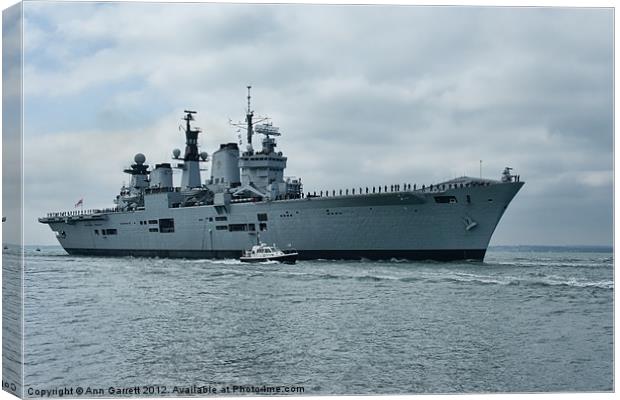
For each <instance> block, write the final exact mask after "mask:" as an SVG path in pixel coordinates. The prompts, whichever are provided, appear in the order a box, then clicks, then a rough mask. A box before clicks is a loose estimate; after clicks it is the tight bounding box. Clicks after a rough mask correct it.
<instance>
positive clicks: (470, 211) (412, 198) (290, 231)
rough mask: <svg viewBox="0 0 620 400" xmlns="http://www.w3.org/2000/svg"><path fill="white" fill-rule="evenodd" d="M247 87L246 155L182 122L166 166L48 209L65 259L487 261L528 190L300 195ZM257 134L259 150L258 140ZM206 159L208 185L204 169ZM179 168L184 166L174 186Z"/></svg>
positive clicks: (476, 183)
mask: <svg viewBox="0 0 620 400" xmlns="http://www.w3.org/2000/svg"><path fill="white" fill-rule="evenodd" d="M250 100H251V97H250V87H249V86H248V96H247V113H246V116H245V121H244V122H243V123H242V124H241V125H242V127H243V130H245V131H246V133H247V140H246V145H247V148H246V149H245V151H243V152H240V150H239V145H238V144H237V143H225V144H222V145H220V148H219V149H218V150H217V151H215V152H214V153H213V154H212V155H211V156H209V155H208V154H207V153H206V152H202V153H200V152H199V151H198V135H199V134H200V132H201V131H200V129H199V128H196V127H194V126H193V125H192V124H193V121H194V119H195V117H194V116H195V114H196V112H195V111H190V110H187V111H185V113H184V114H185V115H184V117H183V120H184V124H183V129H182V130H183V131H184V133H185V141H186V142H185V152H184V153H183V156H182V157H181V151H180V150H179V149H174V150H173V152H172V162H171V163H161V164H155V166H154V167H153V168H151V167H150V166H149V165H147V164H146V157H145V156H144V155H143V154H140V153H139V154H136V155H135V157H134V163H133V164H132V165H131V166H130V167H129V168H127V169H125V171H124V172H125V173H127V174H129V175H130V177H131V179H130V183H129V184H128V185H123V187H122V188H121V190H120V193H119V194H118V195H117V196H116V199H115V200H114V203H115V206H114V207H111V208H108V209H97V210H83V209H78V210H71V211H61V212H51V213H48V214H47V215H46V216H45V217H42V218H39V222H41V223H44V224H48V225H49V226H50V228H51V229H52V231H54V232H55V233H56V237H57V239H58V241H59V242H60V244H61V245H62V247H63V248H64V249H65V250H66V251H67V252H68V253H69V254H76V255H97V256H146V257H155V256H157V257H187V258H190V257H191V258H237V257H239V256H240V255H241V254H242V252H243V250H245V249H248V248H250V247H251V246H252V245H253V244H255V243H256V242H257V239H259V238H260V241H262V242H265V243H270V244H271V243H274V244H276V245H277V246H278V247H280V248H281V249H283V250H287V249H294V250H295V251H297V252H298V253H299V258H300V259H319V258H323V259H362V258H366V259H391V258H397V259H411V260H415V259H418V260H419V259H432V260H459V259H474V260H483V259H484V255H485V253H486V250H487V247H488V244H489V241H490V239H491V236H492V234H493V231H494V230H495V228H496V226H497V224H498V223H499V221H500V219H501V217H502V215H503V214H504V212H505V211H506V208H507V207H508V204H509V203H510V202H511V200H512V199H513V197H514V196H515V195H516V194H517V192H518V191H519V189H521V187H522V186H523V184H524V183H523V182H522V181H521V180H520V177H519V176H518V175H513V174H512V171H511V168H508V167H506V168H505V169H504V171H503V172H502V174H501V176H500V179H498V180H494V179H482V178H474V177H461V178H456V179H452V180H448V181H445V182H439V183H436V184H431V185H417V184H411V183H402V184H392V185H383V186H373V187H353V188H347V189H331V190H325V191H319V192H312V193H310V192H308V193H304V189H303V185H302V182H301V179H297V178H293V177H285V176H284V170H285V168H286V163H287V158H286V157H285V156H284V155H283V154H282V152H281V151H277V150H276V140H275V137H277V136H280V130H279V128H278V127H276V126H274V125H273V123H271V122H270V120H269V119H266V118H258V117H256V118H255V116H254V112H253V111H252V109H251V103H250ZM256 135H261V136H262V140H261V147H260V149H259V150H255V149H254V145H253V139H254V138H255V136H256ZM205 163H211V168H210V177H209V178H208V179H206V180H205V181H203V178H202V177H201V167H200V166H201V164H205ZM173 168H175V169H179V170H181V182H180V185H177V186H175V185H174V184H173Z"/></svg>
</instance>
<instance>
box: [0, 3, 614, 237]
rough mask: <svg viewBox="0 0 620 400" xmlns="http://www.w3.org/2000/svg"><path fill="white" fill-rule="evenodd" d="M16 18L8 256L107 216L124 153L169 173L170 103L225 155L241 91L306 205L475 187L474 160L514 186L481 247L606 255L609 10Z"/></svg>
mask: <svg viewBox="0 0 620 400" xmlns="http://www.w3.org/2000/svg"><path fill="white" fill-rule="evenodd" d="M24 17H25V22H24V52H25V53H24V97H25V100H24V105H25V111H24V112H25V114H24V121H25V125H24V136H25V139H24V146H25V149H26V150H25V152H26V153H25V154H26V160H25V161H26V167H25V171H24V173H25V184H26V193H25V202H24V208H25V218H26V221H25V227H24V229H25V235H26V242H27V243H31V244H34V243H37V244H53V243H56V241H55V239H54V235H53V233H52V232H51V231H50V230H49V228H48V227H47V226H45V225H41V224H38V223H37V222H36V218H37V217H38V216H41V215H43V214H44V213H45V212H47V211H57V210H70V209H72V208H73V205H74V204H75V202H76V201H77V200H79V199H80V198H84V205H85V208H98V207H106V206H111V205H112V199H113V198H114V197H115V195H116V194H117V193H118V190H119V188H120V186H121V185H122V183H123V182H127V181H128V176H126V175H125V174H123V172H122V169H123V167H125V166H127V165H129V164H130V162H131V160H132V159H133V155H134V154H135V153H137V152H143V153H144V154H145V155H146V157H147V163H150V164H154V163H155V162H164V161H168V160H169V159H170V153H171V151H172V149H173V148H175V147H179V148H183V135H182V134H181V133H180V132H179V131H178V129H177V127H178V125H179V123H180V122H181V121H180V117H181V116H182V110H183V109H187V108H191V109H195V110H197V111H198V115H197V125H198V126H200V127H201V128H203V129H204V131H205V133H204V134H202V136H201V139H200V144H201V150H206V151H207V152H209V153H212V152H213V151H214V150H215V149H216V148H217V146H218V145H219V144H220V143H224V142H232V141H237V133H236V132H235V130H234V129H232V128H231V127H230V126H229V125H228V119H229V118H232V119H233V120H243V117H244V108H245V105H246V99H245V95H246V89H245V86H246V85H248V84H251V85H252V86H253V108H254V109H255V111H256V113H257V114H260V115H267V116H270V117H272V118H273V122H274V124H275V125H277V126H279V127H280V128H281V130H282V132H283V136H282V137H281V138H279V141H278V146H279V148H280V150H281V151H283V152H284V153H285V155H287V156H288V168H287V171H286V175H293V176H300V177H302V179H303V182H304V186H305V190H306V191H314V190H316V191H320V190H325V189H330V190H331V189H339V188H344V187H354V186H356V187H358V186H369V185H379V184H382V185H383V184H388V185H389V184H392V183H403V182H411V183H418V184H423V183H424V184H427V185H428V184H429V183H435V182H438V181H441V180H444V179H448V178H453V177H455V176H461V175H472V176H478V174H479V160H480V159H482V160H483V164H482V166H483V171H482V172H483V175H484V176H485V177H489V178H496V179H498V178H499V176H500V173H501V171H502V169H503V167H505V166H511V167H514V168H515V171H516V173H518V174H520V175H521V179H522V180H523V181H525V182H526V185H525V186H524V188H523V189H522V190H521V192H520V193H519V194H518V195H517V196H516V198H515V199H514V201H513V203H512V204H511V205H510V206H509V208H508V210H507V212H506V214H505V216H504V218H503V219H502V221H501V222H500V225H499V226H498V229H497V230H496V232H495V234H494V236H493V239H492V241H491V244H560V245H571V244H602V245H611V244H612V224H613V223H612V185H613V158H612V157H613V146H612V143H613V110H612V104H613V103H612V101H613V82H612V77H613V70H612V65H613V63H612V61H613V39H612V35H613V12H612V10H611V9H566V8H565V9H560V8H553V9H549V8H480V7H420V6H326V5H242V4H178V3H177V4H165V3H159V4H157V3H155V4H148V3H54V2H45V3H37V2H27V3H24ZM203 174H205V176H203V178H204V177H206V174H207V172H205V173H203ZM175 178H178V176H176V177H175ZM5 190H6V189H5Z"/></svg>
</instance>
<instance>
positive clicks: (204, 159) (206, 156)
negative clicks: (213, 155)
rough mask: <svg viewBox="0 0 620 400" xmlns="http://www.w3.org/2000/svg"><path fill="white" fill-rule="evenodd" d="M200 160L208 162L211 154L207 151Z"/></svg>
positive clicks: (201, 154) (201, 155)
mask: <svg viewBox="0 0 620 400" xmlns="http://www.w3.org/2000/svg"><path fill="white" fill-rule="evenodd" d="M200 158H201V159H202V161H207V158H209V154H208V153H207V152H206V151H203V152H202V153H200Z"/></svg>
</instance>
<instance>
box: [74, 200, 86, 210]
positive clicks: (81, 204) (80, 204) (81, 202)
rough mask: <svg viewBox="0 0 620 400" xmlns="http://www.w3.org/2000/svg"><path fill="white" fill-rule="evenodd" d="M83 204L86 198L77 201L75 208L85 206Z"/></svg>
mask: <svg viewBox="0 0 620 400" xmlns="http://www.w3.org/2000/svg"><path fill="white" fill-rule="evenodd" d="M83 205H84V199H83V198H81V199H80V200H79V201H78V202H77V203H75V208H78V207H80V206H83Z"/></svg>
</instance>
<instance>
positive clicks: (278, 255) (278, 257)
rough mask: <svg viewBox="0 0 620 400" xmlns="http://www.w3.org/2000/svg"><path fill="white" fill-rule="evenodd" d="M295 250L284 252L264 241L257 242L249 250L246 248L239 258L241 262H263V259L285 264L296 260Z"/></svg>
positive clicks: (293, 262)
mask: <svg viewBox="0 0 620 400" xmlns="http://www.w3.org/2000/svg"><path fill="white" fill-rule="evenodd" d="M297 255H298V253H296V252H290V253H285V252H283V251H282V250H280V249H278V248H277V247H276V245H275V244H274V245H273V246H268V245H266V244H265V243H259V244H257V245H254V246H252V249H251V250H246V251H245V252H244V253H243V255H242V256H241V257H240V258H239V260H240V261H241V262H251V263H256V262H264V261H279V262H281V263H285V264H295V262H296V261H297Z"/></svg>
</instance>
